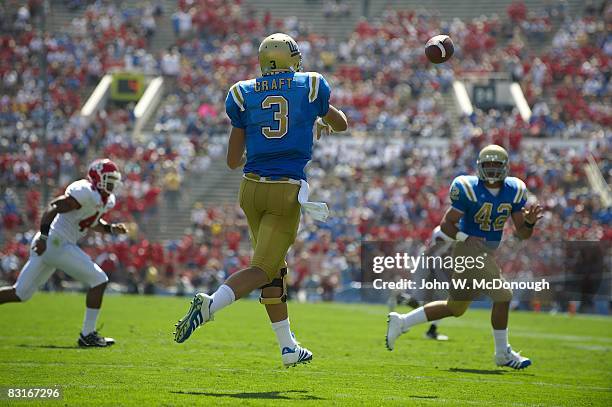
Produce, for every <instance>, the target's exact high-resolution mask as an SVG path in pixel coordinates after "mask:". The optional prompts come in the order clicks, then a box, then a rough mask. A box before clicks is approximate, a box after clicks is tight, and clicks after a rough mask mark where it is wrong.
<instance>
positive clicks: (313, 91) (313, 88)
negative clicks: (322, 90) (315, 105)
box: [308, 72, 320, 103]
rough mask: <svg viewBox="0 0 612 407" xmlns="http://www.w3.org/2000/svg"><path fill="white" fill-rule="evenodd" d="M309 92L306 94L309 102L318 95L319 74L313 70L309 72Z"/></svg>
mask: <svg viewBox="0 0 612 407" xmlns="http://www.w3.org/2000/svg"><path fill="white" fill-rule="evenodd" d="M309 75H310V78H309V79H310V93H309V94H308V101H309V102H310V103H312V102H314V101H315V100H316V99H317V96H318V95H319V81H320V80H319V75H317V73H315V72H313V73H310V74H309Z"/></svg>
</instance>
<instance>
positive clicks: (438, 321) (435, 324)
mask: <svg viewBox="0 0 612 407" xmlns="http://www.w3.org/2000/svg"><path fill="white" fill-rule="evenodd" d="M439 323H440V320H439V319H438V320H436V321H431V324H432V325H433V326H435V327H436V328H437V327H438V324H439Z"/></svg>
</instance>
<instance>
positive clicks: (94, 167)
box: [87, 158, 121, 194]
mask: <svg viewBox="0 0 612 407" xmlns="http://www.w3.org/2000/svg"><path fill="white" fill-rule="evenodd" d="M87 178H88V179H89V181H90V182H91V183H92V184H93V186H94V187H95V188H96V189H97V190H98V191H101V192H106V193H107V194H111V193H112V192H113V191H114V190H116V189H117V187H118V186H119V185H120V184H121V173H120V172H119V167H117V164H115V163H114V162H112V161H111V160H109V159H108V158H101V159H97V160H95V161H94V162H92V163H91V165H90V166H89V171H88V172H87Z"/></svg>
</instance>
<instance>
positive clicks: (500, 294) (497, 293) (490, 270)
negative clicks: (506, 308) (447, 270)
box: [448, 242, 512, 315]
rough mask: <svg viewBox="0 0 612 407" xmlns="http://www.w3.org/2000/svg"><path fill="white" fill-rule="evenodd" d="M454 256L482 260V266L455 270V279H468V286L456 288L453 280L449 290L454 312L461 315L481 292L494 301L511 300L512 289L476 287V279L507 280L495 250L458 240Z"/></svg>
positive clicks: (450, 304)
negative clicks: (479, 247)
mask: <svg viewBox="0 0 612 407" xmlns="http://www.w3.org/2000/svg"><path fill="white" fill-rule="evenodd" d="M452 256H453V257H454V259H455V261H457V258H458V257H463V258H467V257H471V258H476V257H480V259H481V260H482V267H477V266H474V267H469V268H466V269H465V270H462V272H458V271H457V270H455V272H454V273H453V276H452V278H453V280H458V279H465V280H467V281H466V282H467V284H466V288H465V289H461V288H455V287H453V285H452V282H451V289H450V290H449V300H448V305H449V307H451V309H453V313H454V314H455V313H457V314H459V315H461V314H463V312H465V310H467V308H468V307H469V305H470V302H472V301H473V300H474V299H476V297H478V296H479V295H480V294H485V295H487V296H488V297H489V298H491V300H493V301H494V302H509V301H510V300H512V290H509V289H504V288H499V289H491V290H486V289H485V290H483V289H476V288H475V287H474V280H480V281H493V280H497V279H499V280H502V281H505V280H504V278H503V276H502V274H501V270H500V268H499V266H498V265H497V262H496V261H495V257H494V252H493V251H490V250H487V249H484V250H482V249H477V248H474V247H472V246H470V245H469V244H467V243H465V242H457V243H455V246H454V248H453V253H452Z"/></svg>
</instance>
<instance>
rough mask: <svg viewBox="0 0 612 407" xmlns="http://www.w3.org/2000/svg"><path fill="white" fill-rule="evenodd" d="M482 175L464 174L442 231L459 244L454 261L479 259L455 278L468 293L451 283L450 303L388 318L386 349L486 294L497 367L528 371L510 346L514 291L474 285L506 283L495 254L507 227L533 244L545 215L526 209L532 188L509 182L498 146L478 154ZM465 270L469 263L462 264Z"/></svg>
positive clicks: (437, 303)
mask: <svg viewBox="0 0 612 407" xmlns="http://www.w3.org/2000/svg"><path fill="white" fill-rule="evenodd" d="M477 166H478V176H466V175H462V176H459V177H457V178H455V180H454V181H453V183H452V184H451V188H450V193H449V195H450V200H451V207H450V208H449V209H448V210H447V211H446V213H445V215H444V218H443V219H442V222H441V223H440V228H441V232H442V233H443V234H444V236H445V237H446V238H447V239H448V240H451V239H452V240H454V241H455V243H454V247H453V252H452V256H453V258H454V259H455V260H458V259H459V258H462V260H464V261H466V260H465V259H468V258H470V257H471V258H472V259H475V261H474V262H472V266H470V267H462V270H459V269H458V267H457V266H455V272H454V273H453V277H452V278H453V279H454V280H458V279H463V280H465V281H466V283H467V289H466V288H455V285H453V284H451V288H450V290H449V298H448V299H447V300H445V301H434V302H430V303H428V304H426V305H424V306H423V307H419V308H417V309H415V310H413V311H411V312H409V313H408V314H403V315H402V314H398V313H396V312H391V313H389V316H388V321H387V337H386V341H387V348H388V349H389V350H393V348H394V346H395V341H396V339H397V338H398V337H399V336H400V335H401V334H402V333H404V332H406V331H408V329H410V328H411V327H412V326H414V325H417V324H420V323H424V322H427V321H436V320H438V319H441V318H446V317H450V316H455V317H459V316H461V315H463V314H464V313H465V311H466V310H467V309H468V307H469V305H470V303H471V301H472V300H474V299H476V297H477V296H479V295H480V294H486V295H487V296H489V297H490V298H491V299H492V301H493V308H492V310H491V324H492V326H493V337H494V341H495V363H496V364H497V365H498V366H508V367H511V368H514V369H524V368H526V367H527V366H529V365H531V360H529V359H528V358H526V357H524V356H521V355H520V354H519V353H518V352H515V351H514V350H512V347H511V346H510V345H509V344H508V312H509V309H510V300H511V299H512V291H511V290H509V289H490V290H478V289H476V288H478V287H476V286H475V285H474V286H472V284H473V283H474V281H476V280H479V281H486V282H489V281H493V280H503V277H502V275H501V271H500V269H499V266H498V265H497V263H496V262H495V258H494V256H493V253H494V251H495V249H497V247H498V246H499V244H500V242H501V240H502V234H503V229H504V225H505V223H506V220H507V219H508V218H512V221H513V223H514V227H515V230H516V235H517V236H518V237H519V238H520V239H529V238H530V237H531V235H532V233H533V230H534V227H535V224H536V222H537V221H538V220H539V219H540V218H541V217H542V216H543V215H542V208H541V207H540V205H538V204H531V205H527V204H526V202H527V188H526V186H525V183H524V182H523V181H521V180H520V179H518V178H515V177H508V176H507V174H508V153H507V152H506V150H504V149H503V148H502V147H500V146H498V145H489V146H487V147H485V148H483V149H482V150H481V151H480V154H479V155H478V161H477ZM455 264H456V265H457V264H459V262H456V263H455ZM463 264H464V265H466V264H467V263H463Z"/></svg>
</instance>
